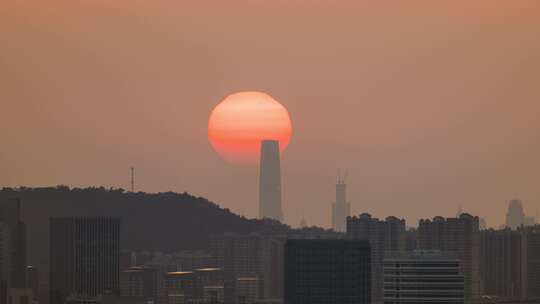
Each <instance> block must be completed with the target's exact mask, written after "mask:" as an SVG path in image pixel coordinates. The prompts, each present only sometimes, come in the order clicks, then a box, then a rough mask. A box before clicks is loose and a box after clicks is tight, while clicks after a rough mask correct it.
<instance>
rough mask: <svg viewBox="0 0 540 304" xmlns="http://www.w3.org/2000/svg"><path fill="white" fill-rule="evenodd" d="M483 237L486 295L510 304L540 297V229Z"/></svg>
mask: <svg viewBox="0 0 540 304" xmlns="http://www.w3.org/2000/svg"><path fill="white" fill-rule="evenodd" d="M480 236H481V237H480V256H481V259H480V275H481V283H482V291H483V294H484V295H486V296H492V297H497V298H500V299H505V300H509V301H519V300H527V299H535V298H540V275H539V274H540V226H534V227H520V228H518V229H517V230H511V229H510V228H505V229H501V230H493V229H490V230H485V231H482V232H481V234H480Z"/></svg>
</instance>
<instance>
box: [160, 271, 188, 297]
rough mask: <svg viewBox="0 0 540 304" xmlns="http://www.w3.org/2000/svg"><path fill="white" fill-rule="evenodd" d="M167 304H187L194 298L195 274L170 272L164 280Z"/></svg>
mask: <svg viewBox="0 0 540 304" xmlns="http://www.w3.org/2000/svg"><path fill="white" fill-rule="evenodd" d="M165 288H166V294H167V298H168V300H169V304H170V303H171V301H172V302H173V303H179V302H180V301H183V302H187V301H188V300H191V299H194V298H195V273H194V272H193V271H171V272H169V273H167V275H166V278H165Z"/></svg>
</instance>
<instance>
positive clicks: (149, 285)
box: [120, 267, 159, 303]
mask: <svg viewBox="0 0 540 304" xmlns="http://www.w3.org/2000/svg"><path fill="white" fill-rule="evenodd" d="M158 291H159V285H158V271H157V270H156V269H152V268H146V267H130V268H128V269H126V270H124V271H122V272H120V296H121V297H138V298H142V299H144V300H146V301H147V302H148V301H153V302H155V303H157V301H158Z"/></svg>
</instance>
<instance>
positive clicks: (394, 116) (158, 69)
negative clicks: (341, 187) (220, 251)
mask: <svg viewBox="0 0 540 304" xmlns="http://www.w3.org/2000/svg"><path fill="white" fill-rule="evenodd" d="M539 6H540V4H539V3H538V1H528V0H524V1H517V2H516V1H499V0H497V1H489V2H487V1H486V2H481V3H477V2H470V1H465V0H459V1H452V2H448V1H442V2H438V3H433V2H432V1H416V0H415V1H408V2H407V3H391V4H390V3H371V2H365V3H356V2H352V1H340V2H339V3H330V2H325V1H315V2H310V3H308V2H303V1H299V2H294V3H289V2H285V1H272V2H271V3H270V2H268V3H266V2H265V3H262V2H260V1H254V2H250V1H243V0H238V1H233V2H228V3H227V4H223V3H213V2H209V3H206V4H205V3H196V2H195V1H181V2H178V3H173V2H167V1H156V2H152V3H142V2H137V3H123V2H122V3H121V2H115V3H113V2H107V1H99V2H92V3H90V2H86V1H75V2H71V1H69V2H68V1H53V2H47V3H41V2H40V3H38V2H35V3H34V2H32V3H29V4H24V3H17V2H9V3H3V4H2V10H1V11H0V33H1V34H2V36H3V37H6V39H7V41H9V43H7V44H6V45H4V46H3V48H2V50H0V58H1V61H0V62H2V69H1V72H0V79H1V80H2V83H3V84H4V85H3V89H2V90H1V91H0V102H1V105H2V111H0V130H1V131H0V132H1V135H2V138H3V139H4V141H3V149H2V152H1V153H0V168H2V172H3V174H1V175H0V185H2V186H10V187H16V186H55V185H59V184H66V185H69V186H73V187H87V186H104V187H107V188H108V187H115V188H116V187H121V188H124V189H129V170H128V168H129V167H131V166H135V167H136V168H137V189H138V190H141V191H146V192H160V191H176V192H184V191H188V192H190V193H193V194H195V195H197V196H204V197H207V198H209V199H210V200H212V201H215V202H218V203H219V204H220V205H221V206H223V207H226V208H229V209H231V210H233V211H234V212H236V213H239V214H242V215H245V216H248V217H252V218H254V217H256V216H257V214H258V205H257V197H258V195H257V192H258V187H257V184H258V183H257V176H258V172H257V169H256V166H253V167H239V166H234V165H231V164H229V163H226V162H224V161H223V160H221V159H220V158H219V156H218V155H216V153H215V152H214V151H212V147H211V145H210V143H209V142H208V138H207V123H208V118H209V115H210V112H211V110H212V109H213V108H214V107H215V106H216V105H217V104H218V103H219V101H220V100H222V99H223V98H224V97H225V96H228V95H229V94H231V93H233V92H237V91H243V90H261V91H265V92H268V93H269V94H271V95H272V96H273V97H275V98H276V100H278V101H279V102H280V103H282V104H283V105H285V106H286V107H287V109H288V110H289V112H290V115H291V120H292V123H293V125H294V128H295V130H294V134H293V137H292V139H291V143H290V146H289V148H288V150H287V151H286V152H285V153H284V154H283V156H282V170H283V171H282V181H283V192H282V193H283V210H284V213H285V214H286V217H285V221H286V222H287V223H289V224H292V225H296V224H297V223H299V222H300V220H301V219H302V218H305V219H306V220H307V221H308V222H309V223H312V224H315V225H319V226H324V227H330V226H331V221H330V217H329V216H328V212H329V206H328V202H330V201H332V200H333V198H334V185H333V184H334V180H335V172H336V168H348V169H349V171H350V173H351V176H350V178H349V180H348V197H349V198H350V200H351V202H353V204H352V206H351V213H352V214H359V213H361V212H364V211H367V212H370V213H372V214H373V215H375V216H379V217H382V216H385V215H387V214H390V213H399V214H402V215H403V217H405V218H406V219H407V220H408V221H409V222H416V221H417V220H418V219H419V218H425V217H429V216H431V215H433V214H441V215H445V216H450V215H453V214H455V212H456V210H457V209H458V206H460V205H461V206H463V207H464V209H465V211H466V212H469V213H472V214H483V216H484V217H485V219H486V221H487V223H488V224H489V225H490V226H495V227H498V226H499V225H501V224H503V223H504V216H505V213H506V205H507V202H508V201H509V200H511V199H514V198H519V199H521V200H522V201H523V204H524V207H525V210H526V213H527V214H528V215H534V214H536V213H538V212H540V203H539V202H540V190H539V188H538V187H537V184H538V181H539V180H540V161H539V160H538V155H540V143H539V141H538V140H536V138H537V133H538V130H539V129H540V124H539V121H538V119H537V117H538V114H539V113H540V105H539V103H538V99H539V98H540V92H539V90H538V86H537V80H538V73H537V71H538V69H539V68H540V60H539V58H538V56H537V55H536V54H538V53H539V52H540V42H539V41H538V39H534V38H535V37H538V36H540V21H539V20H540V9H539ZM276 20H280V22H276ZM231 180H234V183H230V182H229V181H231ZM224 181H228V182H224Z"/></svg>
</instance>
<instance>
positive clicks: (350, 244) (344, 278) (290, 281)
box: [284, 239, 371, 304]
mask: <svg viewBox="0 0 540 304" xmlns="http://www.w3.org/2000/svg"><path fill="white" fill-rule="evenodd" d="M370 284H371V252H370V246H369V242H367V241H358V240H322V239H319V240H316V239H312V240H288V241H287V242H286V243H285V291H284V303H285V304H368V303H371V286H370Z"/></svg>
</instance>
